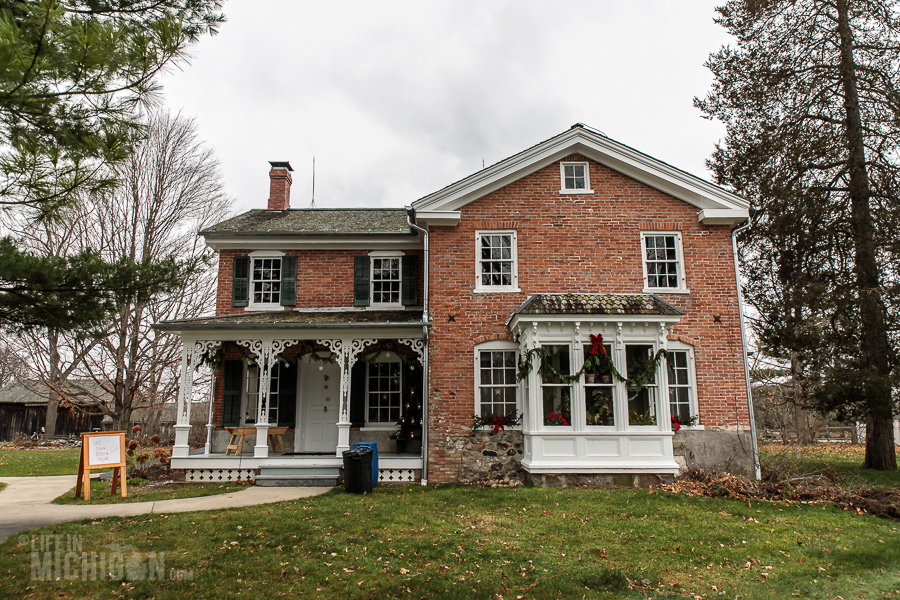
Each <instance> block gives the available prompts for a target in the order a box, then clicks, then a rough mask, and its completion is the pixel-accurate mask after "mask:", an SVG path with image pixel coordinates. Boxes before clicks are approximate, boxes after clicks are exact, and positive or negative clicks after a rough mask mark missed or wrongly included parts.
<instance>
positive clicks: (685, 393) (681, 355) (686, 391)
mask: <svg viewBox="0 0 900 600" xmlns="http://www.w3.org/2000/svg"><path fill="white" fill-rule="evenodd" d="M666 363H667V365H668V384H669V413H670V414H671V416H673V417H678V419H679V421H680V422H681V423H682V424H687V423H688V422H690V420H691V418H692V417H696V416H697V415H698V408H697V394H696V392H695V386H694V369H693V366H694V364H693V359H692V351H691V349H690V347H689V346H687V345H686V344H681V343H677V342H670V344H669V356H668V358H667V359H666Z"/></svg>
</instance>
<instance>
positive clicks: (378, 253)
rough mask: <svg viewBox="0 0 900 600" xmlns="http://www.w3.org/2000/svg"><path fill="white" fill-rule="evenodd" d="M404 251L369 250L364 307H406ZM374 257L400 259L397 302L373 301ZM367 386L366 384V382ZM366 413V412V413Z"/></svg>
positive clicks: (378, 308)
mask: <svg viewBox="0 0 900 600" xmlns="http://www.w3.org/2000/svg"><path fill="white" fill-rule="evenodd" d="M404 255H405V253H403V252H399V251H394V250H375V251H373V252H369V306H367V307H366V308H367V309H369V310H372V309H377V310H384V309H386V308H387V309H397V310H402V309H405V308H406V307H405V306H403V256H404ZM376 258H398V259H400V296H399V299H400V301H399V302H375V281H374V279H373V277H372V274H373V273H374V272H375V260H374V259H376ZM366 386H367V388H368V384H366ZM367 414H368V413H367Z"/></svg>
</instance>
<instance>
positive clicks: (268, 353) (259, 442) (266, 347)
mask: <svg viewBox="0 0 900 600" xmlns="http://www.w3.org/2000/svg"><path fill="white" fill-rule="evenodd" d="M299 341H300V340H274V339H265V340H263V339H260V340H237V342H236V343H237V344H240V345H241V346H245V347H246V348H247V349H248V350H250V352H251V353H252V354H253V356H255V357H256V364H257V365H258V366H259V404H258V406H257V413H256V445H254V446H253V457H254V458H267V457H268V456H269V383H270V380H271V377H272V368H273V367H274V366H275V363H276V362H277V361H278V356H279V355H280V354H281V353H282V352H283V351H284V349H285V348H286V347H287V346H291V345H293V344H296V343H298V342H299Z"/></svg>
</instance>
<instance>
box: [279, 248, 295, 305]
mask: <svg viewBox="0 0 900 600" xmlns="http://www.w3.org/2000/svg"><path fill="white" fill-rule="evenodd" d="M295 304H297V257H296V256H283V257H282V258H281V305H282V306H294V305H295Z"/></svg>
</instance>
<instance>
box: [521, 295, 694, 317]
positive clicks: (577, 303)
mask: <svg viewBox="0 0 900 600" xmlns="http://www.w3.org/2000/svg"><path fill="white" fill-rule="evenodd" d="M513 314H514V315H583V314H585V315H659V316H681V315H683V314H684V313H683V312H681V311H680V310H678V309H677V308H675V307H674V306H672V305H671V304H669V303H668V302H666V301H665V300H663V299H662V298H659V297H657V296H654V295H653V294H535V295H534V296H531V297H530V298H528V300H526V301H525V302H524V303H523V304H522V305H521V306H520V307H519V308H518V309H516V311H515V312H514V313H513Z"/></svg>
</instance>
